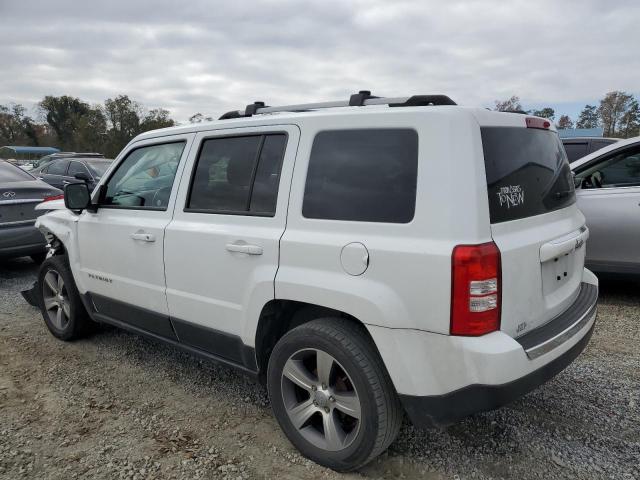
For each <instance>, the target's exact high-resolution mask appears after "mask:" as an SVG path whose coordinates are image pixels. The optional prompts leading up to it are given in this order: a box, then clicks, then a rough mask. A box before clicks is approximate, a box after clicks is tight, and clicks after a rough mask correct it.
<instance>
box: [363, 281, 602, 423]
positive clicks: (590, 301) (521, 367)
mask: <svg viewBox="0 0 640 480" xmlns="http://www.w3.org/2000/svg"><path fill="white" fill-rule="evenodd" d="M582 281H583V283H582V286H581V290H580V293H579V294H578V296H577V297H576V299H575V300H574V302H573V304H572V305H571V306H570V307H569V308H568V309H567V310H566V311H565V312H563V313H562V314H560V315H558V316H557V317H556V318H554V319H553V320H551V321H550V322H548V323H547V324H545V325H543V326H542V327H539V328H538V329H536V330H533V331H532V332H531V333H528V334H527V335H524V336H522V337H520V338H518V339H514V338H512V337H511V336H509V335H508V334H506V333H504V332H502V331H497V332H493V333H490V334H487V335H483V336H481V337H457V336H450V335H441V334H435V333H430V332H424V331H419V330H408V329H388V328H381V327H373V326H370V325H368V326H367V328H368V329H369V332H370V333H371V336H372V337H373V339H374V341H375V343H376V346H377V347H378V350H379V351H380V354H381V356H382V358H383V360H384V362H385V365H386V367H387V370H388V371H389V375H390V376H391V379H392V381H393V383H394V386H395V388H396V391H397V392H398V394H399V396H400V399H401V401H402V403H403V405H404V407H405V410H406V412H407V414H408V416H409V418H410V419H411V421H412V422H413V423H414V424H415V425H418V426H432V425H446V424H450V423H453V422H455V421H456V420H459V419H461V418H463V417H465V416H467V415H470V414H472V413H475V412H480V411H485V410H491V409H494V408H497V407H500V406H501V405H504V404H507V403H509V402H511V401H513V400H515V399H517V398H518V397H520V396H522V395H524V394H525V393H527V392H529V391H531V390H533V389H535V388H536V387H538V386H539V385H541V384H542V383H544V382H546V381H547V380H549V379H550V378H552V377H553V376H554V375H556V374H557V373H559V372H560V371H562V370H563V369H564V368H565V367H566V366H567V365H569V364H570V363H571V362H572V361H573V360H574V359H575V358H576V357H577V356H578V355H579V354H580V352H581V351H582V350H584V348H585V346H586V345H587V343H588V342H589V339H590V337H591V334H592V331H593V327H594V324H595V321H596V314H597V311H596V304H597V295H598V287H597V285H598V280H597V278H596V277H595V275H593V273H591V272H590V271H588V270H586V269H585V270H584V273H583V280H582Z"/></svg>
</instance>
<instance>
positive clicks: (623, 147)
mask: <svg viewBox="0 0 640 480" xmlns="http://www.w3.org/2000/svg"><path fill="white" fill-rule="evenodd" d="M571 170H572V171H573V173H574V174H575V179H576V198H577V201H578V207H579V208H580V210H582V213H583V214H584V216H585V217H586V219H587V226H588V227H589V232H590V235H589V241H588V242H587V258H586V265H587V267H588V268H589V269H591V270H594V271H596V272H603V273H604V272H611V273H629V274H640V137H634V138H629V139H626V140H621V141H619V142H616V143H613V144H611V145H609V146H608V147H605V148H603V149H601V150H598V151H596V152H593V153H591V154H590V155H587V156H586V157H583V158H581V159H579V160H576V161H575V162H574V163H572V164H571Z"/></svg>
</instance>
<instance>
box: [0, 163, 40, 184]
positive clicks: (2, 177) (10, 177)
mask: <svg viewBox="0 0 640 480" xmlns="http://www.w3.org/2000/svg"><path fill="white" fill-rule="evenodd" d="M25 180H26V181H28V180H35V178H34V177H33V176H32V175H30V174H29V173H27V172H25V171H24V170H22V169H21V168H20V167H16V166H15V165H11V164H10V163H9V162H1V161H0V184H2V183H12V182H24V181H25Z"/></svg>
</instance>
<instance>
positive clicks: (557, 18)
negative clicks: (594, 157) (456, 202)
mask: <svg viewBox="0 0 640 480" xmlns="http://www.w3.org/2000/svg"><path fill="white" fill-rule="evenodd" d="M639 26H640V2H637V1H633V0H629V1H623V0H620V1H616V0H608V1H602V0H582V1H546V0H537V1H519V0H517V1H516V0H510V1H504V0H492V1H481V0H467V1H458V0H442V1H427V0H417V1H411V0H406V1H404V0H396V1H392V0H387V1H377V0H368V1H361V0H354V1H350V0H339V1H333V0H322V1H315V2H311V1H309V2H306V1H294V0H273V1H247V0H225V1H217V0H209V1H205V0H186V1H163V0H126V1H124V0H109V1H104V2H103V1H100V2H98V1H74V0H66V1H65V0H48V1H47V0H43V1H30V0H0V36H1V41H0V59H1V64H0V65H1V66H0V103H9V102H16V103H23V104H25V105H27V106H30V107H32V106H34V105H35V103H36V102H37V101H39V100H40V99H41V98H42V97H43V96H45V95H63V94H67V95H72V96H77V97H80V98H82V99H84V100H87V101H89V102H92V103H98V102H102V101H103V100H104V99H105V98H109V97H113V96H115V95H118V94H121V93H124V94H127V95H129V96H130V97H132V98H134V99H135V100H138V101H139V102H140V103H142V104H143V105H144V106H145V107H147V108H157V107H164V108H167V109H168V110H170V111H171V114H172V115H173V117H174V118H176V119H178V120H180V121H184V120H186V119H187V118H188V117H189V116H190V115H192V114H193V113H195V112H202V113H204V114H208V115H213V116H217V115H219V114H221V113H223V112H224V111H226V110H231V109H237V108H239V107H242V106H244V105H245V104H247V103H251V102H252V101H254V100H264V101H265V102H267V103H268V104H271V105H278V104H287V103H298V102H305V101H322V100H333V99H339V98H347V96H348V94H349V93H351V92H353V91H357V90H360V89H369V90H372V91H373V93H374V94H377V95H384V96H399V95H404V94H427V93H445V94H448V95H449V96H451V97H452V98H453V99H454V100H456V101H457V102H458V103H459V104H464V105H480V106H490V105H492V104H493V100H495V99H502V98H507V97H509V96H511V95H513V94H516V95H519V96H520V97H521V99H522V101H523V104H524V106H525V107H526V108H530V107H539V106H546V105H551V106H553V107H555V108H556V111H557V113H568V114H570V115H572V116H574V117H575V116H576V115H577V113H578V112H579V110H580V109H581V107H582V106H583V105H584V104H585V103H592V104H593V103H594V102H596V101H597V100H598V99H599V98H601V97H602V96H603V95H604V93H606V92H608V91H611V90H626V91H630V92H632V93H635V94H636V95H637V94H639V93H640V83H639V78H640V55H639V54H638V46H639V45H640V42H639V36H640V29H639Z"/></svg>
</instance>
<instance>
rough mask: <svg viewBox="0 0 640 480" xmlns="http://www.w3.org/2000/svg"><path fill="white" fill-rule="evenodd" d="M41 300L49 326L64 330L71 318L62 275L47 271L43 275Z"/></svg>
mask: <svg viewBox="0 0 640 480" xmlns="http://www.w3.org/2000/svg"><path fill="white" fill-rule="evenodd" d="M42 298H43V301H44V309H45V311H46V312H47V315H48V317H49V320H50V321H51V324H52V325H53V326H54V327H56V328H57V329H58V330H64V329H65V328H66V326H67V325H68V324H69V320H70V318H71V305H70V303H69V297H68V294H67V289H66V286H65V284H64V280H63V278H62V275H60V273H58V272H57V271H55V270H49V271H48V272H47V273H46V274H45V276H44V285H43V292H42Z"/></svg>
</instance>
